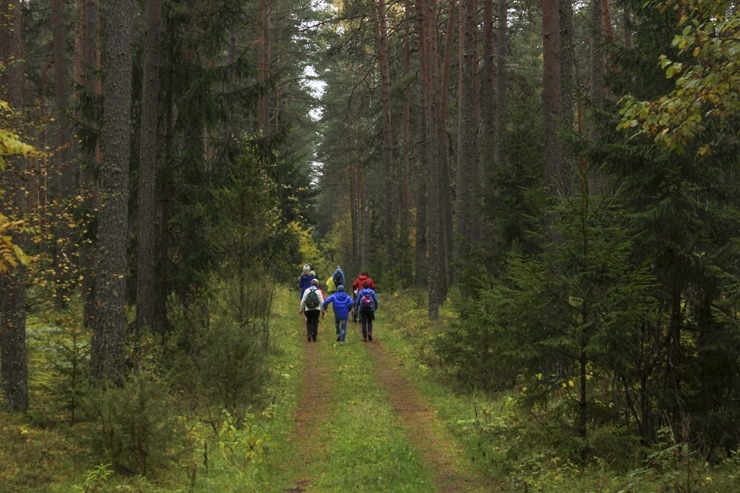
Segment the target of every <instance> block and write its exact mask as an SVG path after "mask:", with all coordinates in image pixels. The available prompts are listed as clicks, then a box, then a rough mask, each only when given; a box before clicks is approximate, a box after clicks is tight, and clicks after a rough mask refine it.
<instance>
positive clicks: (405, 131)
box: [398, 0, 413, 288]
mask: <svg viewBox="0 0 740 493" xmlns="http://www.w3.org/2000/svg"><path fill="white" fill-rule="evenodd" d="M404 12H405V14H404V26H405V29H404V30H403V80H411V32H412V31H411V30H412V26H411V17H410V12H411V2H410V1H409V0H404ZM401 143H402V146H403V150H402V153H403V155H402V156H401V179H400V180H399V184H398V196H399V201H398V209H399V219H398V220H399V228H398V229H399V238H400V239H401V242H402V244H401V248H402V249H403V261H402V263H401V267H400V272H399V274H400V275H401V279H412V278H413V273H412V272H411V249H410V243H409V242H410V236H411V205H412V203H411V155H412V150H411V149H412V147H413V145H412V142H411V85H410V84H407V85H406V87H405V88H404V90H403V113H402V122H401ZM402 287H404V288H408V287H411V286H409V285H404V284H402Z"/></svg>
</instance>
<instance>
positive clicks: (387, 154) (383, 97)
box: [377, 0, 398, 247]
mask: <svg viewBox="0 0 740 493" xmlns="http://www.w3.org/2000/svg"><path fill="white" fill-rule="evenodd" d="M377 13H378V42H377V46H378V69H379V72H380V104H381V107H382V112H383V173H384V178H385V191H384V194H385V198H384V200H383V203H384V212H385V218H384V228H385V237H386V241H387V242H388V245H389V246H391V247H392V246H395V245H397V243H398V242H397V237H398V232H397V231H396V228H397V220H396V218H397V217H398V198H397V197H396V194H395V191H396V187H395V183H396V182H397V180H398V177H397V176H396V169H395V166H394V163H393V118H392V107H391V68H390V60H389V53H388V49H389V48H388V25H387V23H388V20H387V13H386V6H385V0H378V10H377Z"/></svg>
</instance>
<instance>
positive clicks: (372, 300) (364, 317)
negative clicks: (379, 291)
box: [355, 281, 378, 342]
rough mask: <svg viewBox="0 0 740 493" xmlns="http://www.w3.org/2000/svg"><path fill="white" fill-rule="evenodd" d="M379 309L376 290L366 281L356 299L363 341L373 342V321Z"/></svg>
mask: <svg viewBox="0 0 740 493" xmlns="http://www.w3.org/2000/svg"><path fill="white" fill-rule="evenodd" d="M377 309H378V297H377V296H376V295H375V290H374V289H372V288H371V287H370V282H369V281H365V282H364V284H363V288H362V289H361V290H360V292H359V293H357V298H356V299H355V311H357V310H359V313H360V323H361V324H362V340H363V342H369V341H372V340H373V320H374V319H375V310H377Z"/></svg>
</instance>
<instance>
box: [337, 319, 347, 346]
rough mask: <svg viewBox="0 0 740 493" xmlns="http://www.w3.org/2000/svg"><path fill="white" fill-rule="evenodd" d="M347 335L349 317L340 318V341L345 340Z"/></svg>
mask: <svg viewBox="0 0 740 493" xmlns="http://www.w3.org/2000/svg"><path fill="white" fill-rule="evenodd" d="M345 337H347V319H346V318H345V319H342V320H339V342H344V338H345Z"/></svg>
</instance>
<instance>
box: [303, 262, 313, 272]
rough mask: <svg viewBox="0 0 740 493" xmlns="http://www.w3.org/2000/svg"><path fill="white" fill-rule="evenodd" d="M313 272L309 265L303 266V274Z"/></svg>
mask: <svg viewBox="0 0 740 493" xmlns="http://www.w3.org/2000/svg"><path fill="white" fill-rule="evenodd" d="M310 270H311V266H310V265H308V264H303V272H305V273H306V274H308V272H309V271H310Z"/></svg>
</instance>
